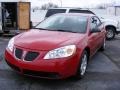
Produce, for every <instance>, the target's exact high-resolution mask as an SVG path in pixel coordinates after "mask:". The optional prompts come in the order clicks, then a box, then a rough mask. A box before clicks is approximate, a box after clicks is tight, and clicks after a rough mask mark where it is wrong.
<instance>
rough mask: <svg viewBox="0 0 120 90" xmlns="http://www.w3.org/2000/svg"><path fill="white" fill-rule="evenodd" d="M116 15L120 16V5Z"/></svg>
mask: <svg viewBox="0 0 120 90" xmlns="http://www.w3.org/2000/svg"><path fill="white" fill-rule="evenodd" d="M116 16H120V7H116Z"/></svg>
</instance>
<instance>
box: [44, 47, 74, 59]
mask: <svg viewBox="0 0 120 90" xmlns="http://www.w3.org/2000/svg"><path fill="white" fill-rule="evenodd" d="M75 51H76V46H75V45H68V46H64V47H60V48H57V49H54V50H52V51H49V52H48V53H47V54H46V55H45V57H44V59H55V58H64V57H69V56H71V55H73V54H74V53H75Z"/></svg>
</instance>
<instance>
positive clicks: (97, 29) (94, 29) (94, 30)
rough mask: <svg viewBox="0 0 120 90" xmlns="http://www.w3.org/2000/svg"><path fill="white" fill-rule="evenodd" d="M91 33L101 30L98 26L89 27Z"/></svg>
mask: <svg viewBox="0 0 120 90" xmlns="http://www.w3.org/2000/svg"><path fill="white" fill-rule="evenodd" d="M90 32H91V33H97V32H101V31H100V29H99V28H98V27H95V28H93V29H91V31H90Z"/></svg>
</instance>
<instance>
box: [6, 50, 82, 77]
mask: <svg viewBox="0 0 120 90" xmlns="http://www.w3.org/2000/svg"><path fill="white" fill-rule="evenodd" d="M79 57H80V56H78V54H76V55H74V56H72V57H69V58H64V59H55V60H43V59H40V58H37V60H34V61H31V62H25V61H22V60H17V59H16V58H15V57H14V55H13V54H12V53H11V52H9V51H8V50H6V51H5V60H6V62H7V63H8V65H9V66H10V67H11V68H13V69H14V70H15V71H17V72H19V73H21V74H24V75H28V76H33V77H40V78H48V79H63V78H67V77H70V76H73V75H75V74H76V70H77V67H78V64H79Z"/></svg>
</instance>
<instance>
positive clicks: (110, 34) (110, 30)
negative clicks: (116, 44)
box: [106, 27, 115, 40]
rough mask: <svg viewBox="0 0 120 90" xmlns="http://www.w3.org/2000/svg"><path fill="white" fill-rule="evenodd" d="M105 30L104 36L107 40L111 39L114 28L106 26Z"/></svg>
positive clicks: (113, 35) (113, 34)
mask: <svg viewBox="0 0 120 90" xmlns="http://www.w3.org/2000/svg"><path fill="white" fill-rule="evenodd" d="M106 31H107V34H106V38H107V39H108V40H110V39H113V38H114V37H115V29H114V28H113V27H107V28H106Z"/></svg>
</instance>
